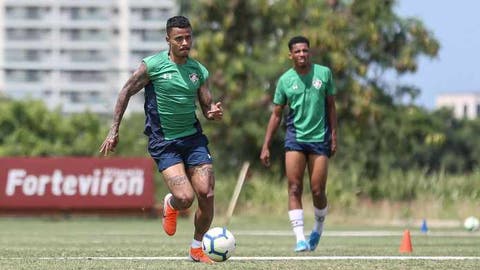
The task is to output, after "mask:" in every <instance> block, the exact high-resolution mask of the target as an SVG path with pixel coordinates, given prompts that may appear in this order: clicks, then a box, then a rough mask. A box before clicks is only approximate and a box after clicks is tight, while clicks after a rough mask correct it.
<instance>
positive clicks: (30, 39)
mask: <svg viewBox="0 0 480 270" xmlns="http://www.w3.org/2000/svg"><path fill="white" fill-rule="evenodd" d="M177 8H178V7H177V5H176V3H175V0H0V95H4V96H7V97H11V98H14V99H28V98H34V99H41V100H44V101H45V102H46V104H48V106H49V107H50V108H52V109H54V108H58V107H60V108H61V110H62V112H64V113H75V112H83V111H86V110H89V111H92V112H95V113H101V114H111V113H112V111H113V106H114V104H115V100H116V96H117V94H118V92H119V90H120V89H121V87H122V86H123V84H124V83H125V82H126V80H127V79H128V77H129V76H130V74H131V73H132V71H133V70H134V69H136V68H137V67H138V65H139V64H140V61H141V59H142V58H144V57H146V56H148V55H151V54H154V53H156V52H158V51H160V50H164V49H166V48H167V43H166V41H165V23H166V21H167V19H168V18H169V17H171V16H173V15H175V14H176V13H177V11H178V9H177ZM142 109H143V95H141V94H137V95H135V96H134V97H133V98H132V100H131V101H130V105H129V111H141V110H142Z"/></svg>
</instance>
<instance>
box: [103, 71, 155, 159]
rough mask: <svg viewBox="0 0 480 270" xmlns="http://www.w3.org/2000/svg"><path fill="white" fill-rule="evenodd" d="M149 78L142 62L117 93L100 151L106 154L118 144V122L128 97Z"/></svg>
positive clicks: (136, 91) (145, 83) (143, 85)
mask: <svg viewBox="0 0 480 270" xmlns="http://www.w3.org/2000/svg"><path fill="white" fill-rule="evenodd" d="M149 81H150V79H149V78H148V72H147V66H146V65H145V64H144V63H142V64H141V65H140V66H139V67H138V69H137V70H136V71H135V72H134V73H133V74H132V76H130V78H129V79H128V81H127V82H126V83H125V85H124V86H123V88H122V90H121V91H120V93H119V94H118V98H117V103H116V105H115V110H114V112H113V122H112V126H111V127H110V131H109V132H108V135H107V137H106V138H105V141H103V143H102V145H101V146H100V153H102V154H104V155H108V152H113V151H114V150H115V147H116V146H117V144H118V141H119V137H118V131H119V128H120V122H121V121H122V117H123V114H124V113H125V110H126V109H127V105H128V102H129V100H130V97H131V96H133V95H135V94H136V93H138V92H139V91H140V90H142V88H143V87H145V85H147V84H148V82H149Z"/></svg>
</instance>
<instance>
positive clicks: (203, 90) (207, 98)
mask: <svg viewBox="0 0 480 270" xmlns="http://www.w3.org/2000/svg"><path fill="white" fill-rule="evenodd" d="M198 101H199V103H200V107H201V108H202V112H203V115H204V116H205V118H207V119H208V120H220V119H222V117H223V108H222V103H221V102H217V103H215V104H214V103H213V100H212V94H211V92H210V89H209V88H208V82H205V83H204V84H202V85H201V86H200V88H199V89H198Z"/></svg>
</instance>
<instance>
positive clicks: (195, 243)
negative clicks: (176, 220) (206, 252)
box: [191, 239, 202, 248]
mask: <svg viewBox="0 0 480 270" xmlns="http://www.w3.org/2000/svg"><path fill="white" fill-rule="evenodd" d="M201 246H202V241H198V240H195V239H193V240H192V245H191V247H192V248H199V247H201Z"/></svg>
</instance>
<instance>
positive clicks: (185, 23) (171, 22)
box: [166, 16, 192, 34]
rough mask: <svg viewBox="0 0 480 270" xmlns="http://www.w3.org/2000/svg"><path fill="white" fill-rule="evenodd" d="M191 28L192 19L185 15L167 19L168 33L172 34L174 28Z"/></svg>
mask: <svg viewBox="0 0 480 270" xmlns="http://www.w3.org/2000/svg"><path fill="white" fill-rule="evenodd" d="M174 27H176V28H190V27H192V26H191V25H190V21H189V20H188V19H187V18H186V17H184V16H174V17H171V18H170V19H168V20H167V27H166V28H167V34H170V30H172V28H174Z"/></svg>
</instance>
